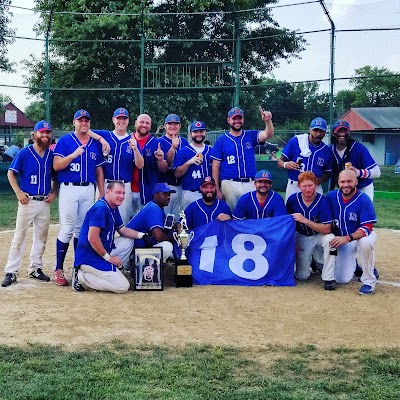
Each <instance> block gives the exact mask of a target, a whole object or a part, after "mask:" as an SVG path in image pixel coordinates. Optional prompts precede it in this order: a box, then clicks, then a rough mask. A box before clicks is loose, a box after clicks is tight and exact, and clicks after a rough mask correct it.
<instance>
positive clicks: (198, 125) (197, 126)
mask: <svg viewBox="0 0 400 400" xmlns="http://www.w3.org/2000/svg"><path fill="white" fill-rule="evenodd" d="M205 129H206V124H205V123H204V122H201V121H196V122H193V123H192V124H191V125H190V132H195V131H203V130H205Z"/></svg>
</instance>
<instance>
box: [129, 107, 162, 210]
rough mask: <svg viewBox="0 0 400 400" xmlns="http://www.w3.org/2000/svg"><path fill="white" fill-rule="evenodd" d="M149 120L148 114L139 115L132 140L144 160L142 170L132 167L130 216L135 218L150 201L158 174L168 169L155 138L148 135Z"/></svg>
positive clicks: (149, 128)
mask: <svg viewBox="0 0 400 400" xmlns="http://www.w3.org/2000/svg"><path fill="white" fill-rule="evenodd" d="M150 130H151V118H150V116H149V115H148V114H140V115H139V116H138V117H137V118H136V121H135V132H134V133H133V138H134V139H135V140H136V143H137V147H138V148H139V150H140V153H141V154H142V156H143V159H144V168H142V169H139V168H137V167H136V166H134V167H133V174H132V181H131V190H132V199H133V209H132V211H133V212H132V215H133V216H135V215H136V214H137V213H138V212H139V211H140V210H141V209H142V208H143V206H144V205H145V204H147V203H148V202H149V201H150V200H151V199H152V192H153V188H154V186H155V185H156V184H157V181H158V174H159V173H165V172H166V171H167V169H168V164H167V161H166V160H164V152H163V151H162V150H161V147H160V144H159V143H158V140H157V138H155V137H154V136H152V135H150Z"/></svg>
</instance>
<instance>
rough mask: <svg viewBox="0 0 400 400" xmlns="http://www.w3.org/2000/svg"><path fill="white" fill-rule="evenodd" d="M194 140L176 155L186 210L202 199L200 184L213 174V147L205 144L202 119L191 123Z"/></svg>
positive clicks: (177, 170) (177, 176)
mask: <svg viewBox="0 0 400 400" xmlns="http://www.w3.org/2000/svg"><path fill="white" fill-rule="evenodd" d="M190 137H191V139H192V142H191V143H190V145H188V146H186V147H184V148H183V149H182V150H181V151H180V152H179V153H178V154H177V155H176V157H175V160H174V169H175V177H176V178H182V190H183V194H182V203H181V207H182V209H183V210H184V209H185V208H186V207H187V206H188V205H189V204H190V203H192V202H193V201H195V200H198V199H201V197H202V195H201V192H200V184H201V182H202V180H203V178H205V177H206V176H210V175H211V157H210V156H211V147H210V146H209V145H207V144H204V140H205V138H206V124H205V123H204V122H201V121H196V122H193V123H192V124H191V125H190Z"/></svg>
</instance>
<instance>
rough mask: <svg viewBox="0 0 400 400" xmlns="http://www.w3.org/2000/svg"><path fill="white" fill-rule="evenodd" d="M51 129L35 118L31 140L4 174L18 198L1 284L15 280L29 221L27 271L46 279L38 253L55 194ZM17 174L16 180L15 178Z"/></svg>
mask: <svg viewBox="0 0 400 400" xmlns="http://www.w3.org/2000/svg"><path fill="white" fill-rule="evenodd" d="M51 132H52V130H51V127H50V124H49V123H48V122H46V121H39V122H38V123H37V124H36V125H35V127H34V131H33V132H32V136H33V140H34V143H33V144H32V145H29V146H28V147H25V148H24V149H22V150H21V151H20V152H18V154H17V155H16V157H15V158H14V160H13V161H12V163H11V165H10V168H9V169H8V173H7V177H8V180H9V182H10V185H11V187H12V188H13V190H14V192H15V195H16V196H17V199H18V211H17V221H16V225H15V232H14V237H13V240H12V242H11V247H10V253H9V255H8V261H7V265H6V267H5V277H4V280H3V282H2V284H1V285H2V286H3V287H6V286H10V285H11V284H12V283H13V282H15V281H16V280H17V276H18V270H19V268H20V267H21V260H22V256H23V253H24V250H25V245H26V235H27V233H28V228H29V226H30V225H31V223H33V240H32V249H31V253H30V256H29V258H30V264H29V266H28V275H29V276H30V277H31V278H36V279H39V280H41V281H45V282H48V281H49V280H50V278H49V277H48V276H47V275H45V274H44V273H43V271H42V268H43V259H42V257H43V253H44V249H45V246H46V241H47V235H48V232H49V224H50V204H51V203H52V202H53V201H54V198H55V196H56V188H55V186H56V185H55V183H54V181H53V183H52V181H51V175H52V174H51V171H52V167H53V152H52V151H50V150H49V146H50V142H51ZM17 174H18V175H19V181H20V184H18V181H17V178H16V175H17Z"/></svg>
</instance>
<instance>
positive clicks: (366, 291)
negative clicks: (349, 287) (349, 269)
mask: <svg viewBox="0 0 400 400" xmlns="http://www.w3.org/2000/svg"><path fill="white" fill-rule="evenodd" d="M373 293H374V288H373V287H372V286H370V285H362V286H361V287H360V290H359V291H358V294H373Z"/></svg>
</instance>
